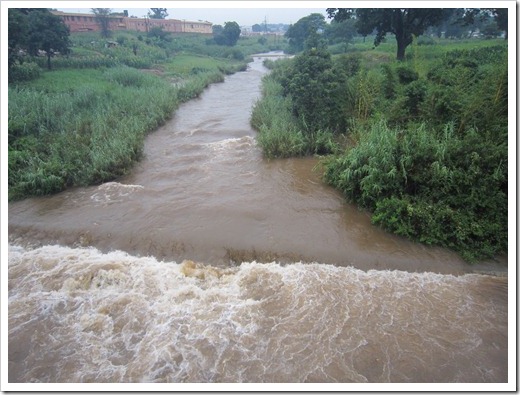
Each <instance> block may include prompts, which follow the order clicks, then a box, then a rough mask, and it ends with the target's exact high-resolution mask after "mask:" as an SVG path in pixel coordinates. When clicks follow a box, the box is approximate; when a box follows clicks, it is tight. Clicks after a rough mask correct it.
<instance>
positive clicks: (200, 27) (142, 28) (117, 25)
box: [52, 11, 213, 34]
mask: <svg viewBox="0 0 520 395" xmlns="http://www.w3.org/2000/svg"><path fill="white" fill-rule="evenodd" d="M52 13H53V14H55V15H58V16H60V17H61V19H62V20H63V22H64V23H65V24H66V25H67V26H68V27H69V29H70V31H71V32H72V33H75V32H87V31H94V32H99V31H100V30H101V28H100V27H99V24H98V23H97V22H96V19H95V16H94V15H93V14H73V13H65V12H61V11H53V12H52ZM152 27H162V28H163V30H164V31H166V32H171V33H202V34H212V32H213V31H212V24H211V23H210V22H192V21H181V20H178V19H149V18H128V17H124V16H121V17H119V16H118V17H110V23H109V29H110V30H111V31H117V30H134V31H138V32H147V31H149V29H151V28H152Z"/></svg>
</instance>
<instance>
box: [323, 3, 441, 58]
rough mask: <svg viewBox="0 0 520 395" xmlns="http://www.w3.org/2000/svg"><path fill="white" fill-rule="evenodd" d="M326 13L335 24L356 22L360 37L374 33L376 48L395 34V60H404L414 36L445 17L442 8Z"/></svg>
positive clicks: (334, 10)
mask: <svg viewBox="0 0 520 395" xmlns="http://www.w3.org/2000/svg"><path fill="white" fill-rule="evenodd" d="M327 13H328V15H329V18H332V19H334V20H335V21H343V20H346V19H349V18H355V19H356V27H357V29H358V32H359V33H360V34H362V35H363V36H366V35H368V34H370V33H372V32H373V31H375V33H376V37H375V39H374V45H375V46H377V45H379V44H380V43H381V42H382V41H383V39H384V38H385V37H386V35H387V33H392V34H394V35H395V39H396V41H397V59H398V60H404V57H405V51H406V47H407V46H408V45H410V44H411V43H412V41H413V37H414V36H420V35H421V34H423V33H424V31H425V30H426V29H427V28H428V27H429V26H434V25H436V24H437V23H439V22H441V21H442V20H443V18H445V16H446V12H445V11H444V9H442V8H357V9H352V8H327Z"/></svg>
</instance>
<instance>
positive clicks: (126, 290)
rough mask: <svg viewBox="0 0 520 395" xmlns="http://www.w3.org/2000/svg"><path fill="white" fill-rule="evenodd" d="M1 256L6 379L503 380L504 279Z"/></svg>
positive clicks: (84, 255)
mask: <svg viewBox="0 0 520 395" xmlns="http://www.w3.org/2000/svg"><path fill="white" fill-rule="evenodd" d="M9 256H10V258H9V363H10V366H9V381H12V382H453V381H455V382H494V381H506V380H507V375H506V369H505V361H506V359H505V358H504V356H507V337H506V335H505V334H506V333H507V318H506V317H507V309H506V305H507V303H506V301H507V279H505V278H498V277H489V276H482V275H476V274H467V275H463V276H458V277H456V276H451V275H441V274H433V273H407V272H402V271H375V270H370V271H368V272H365V271H362V270H359V269H355V268H352V267H336V266H332V265H320V264H302V263H294V264H291V265H286V266H281V265H279V264H277V263H269V264H260V263H256V262H245V263H242V264H241V265H240V266H239V267H230V268H217V267H211V266H205V265H202V264H198V263H194V262H192V261H184V262H182V263H181V264H177V263H175V262H160V261H157V260H156V259H155V258H152V257H146V258H145V257H141V258H138V257H134V256H131V255H128V254H126V253H123V252H119V251H115V252H111V253H108V254H103V253H101V252H100V251H98V250H96V249H94V248H68V247H59V246H46V247H40V248H37V249H34V250H28V249H24V248H22V247H15V246H11V247H10V249H9Z"/></svg>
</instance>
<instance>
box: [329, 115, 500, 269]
mask: <svg viewBox="0 0 520 395" xmlns="http://www.w3.org/2000/svg"><path fill="white" fill-rule="evenodd" d="M325 179H326V180H327V182H329V183H330V184H332V185H334V186H335V187H337V188H338V189H340V190H341V191H342V192H343V193H344V194H345V195H346V196H347V197H348V198H349V199H350V200H352V201H354V202H357V203H358V204H360V205H361V206H363V207H365V208H367V209H369V210H370V211H373V212H374V215H373V218H372V219H373V221H374V223H376V224H379V225H381V226H382V227H384V228H385V229H388V230H390V231H392V232H394V233H397V234H399V235H403V236H406V237H409V238H412V239H414V240H418V241H421V242H424V243H428V244H437V245H442V246H446V247H449V248H453V249H455V250H456V251H459V252H460V253H461V255H462V256H463V257H464V258H465V259H467V260H470V261H471V260H475V259H480V258H483V257H490V256H493V255H494V254H496V253H498V252H500V251H504V250H505V249H507V140H504V139H502V140H501V141H496V140H495V141H489V140H486V139H485V138H483V136H481V135H479V134H478V133H477V132H476V131H474V130H471V131H468V132H467V133H465V134H464V135H462V136H459V135H457V133H455V132H454V131H453V127H452V125H448V126H446V127H445V129H444V131H443V133H442V134H441V135H439V136H437V134H436V133H435V132H434V131H432V130H429V129H428V128H426V127H425V126H424V125H422V126H419V127H416V128H408V129H397V128H395V129H390V128H388V127H387V125H386V124H385V123H384V122H378V123H376V124H374V125H373V127H372V128H371V129H370V131H369V132H368V133H366V134H363V135H362V137H361V140H360V141H359V143H358V145H357V146H355V147H353V148H350V149H349V150H348V151H347V152H346V153H345V154H343V155H340V156H338V157H336V158H334V159H331V160H329V161H328V163H327V165H326V172H325Z"/></svg>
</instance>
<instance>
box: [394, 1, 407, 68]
mask: <svg viewBox="0 0 520 395" xmlns="http://www.w3.org/2000/svg"><path fill="white" fill-rule="evenodd" d="M403 17H404V16H403V11H401V10H396V11H395V12H394V15H393V19H394V26H395V39H396V40H397V60H398V61H400V62H401V61H403V60H404V52H405V49H406V38H405V37H406V34H405V28H404V21H403Z"/></svg>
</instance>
